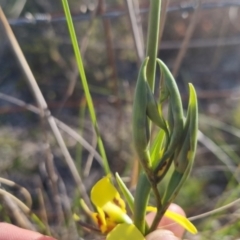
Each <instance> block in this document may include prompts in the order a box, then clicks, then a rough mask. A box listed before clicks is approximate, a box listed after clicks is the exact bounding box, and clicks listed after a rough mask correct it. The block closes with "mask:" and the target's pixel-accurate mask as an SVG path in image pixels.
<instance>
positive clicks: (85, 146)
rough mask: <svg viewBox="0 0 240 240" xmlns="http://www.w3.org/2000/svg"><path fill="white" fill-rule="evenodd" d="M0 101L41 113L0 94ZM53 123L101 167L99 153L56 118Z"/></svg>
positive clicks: (19, 101) (18, 100)
mask: <svg viewBox="0 0 240 240" xmlns="http://www.w3.org/2000/svg"><path fill="white" fill-rule="evenodd" d="M0 99H3V100H5V101H8V102H10V103H12V104H15V105H17V106H20V107H22V108H25V109H27V110H29V111H31V112H33V113H35V114H38V115H40V114H41V111H40V110H39V109H38V108H37V107H35V106H33V105H31V104H27V103H25V102H24V101H22V100H20V99H17V98H14V97H11V96H8V95H6V94H4V93H0ZM54 120H55V122H56V123H57V125H58V127H59V128H60V129H61V130H62V131H64V132H65V133H67V134H68V135H69V136H70V137H72V138H73V139H75V140H76V141H77V142H79V143H80V144H81V145H82V146H83V147H84V148H85V149H86V150H88V151H89V152H90V153H92V154H93V155H94V157H95V159H96V160H97V161H98V162H99V164H100V165H101V166H102V158H101V156H100V155H99V153H98V152H97V151H96V150H95V149H94V148H93V147H92V146H91V145H90V144H89V143H88V142H87V141H86V140H85V139H84V138H83V137H81V136H80V135H79V134H78V133H77V132H76V131H74V130H73V129H72V128H70V127H69V126H67V125H66V124H65V123H63V122H61V121H60V120H58V119H57V118H54Z"/></svg>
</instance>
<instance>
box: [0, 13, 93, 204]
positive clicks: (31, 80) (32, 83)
mask: <svg viewBox="0 0 240 240" xmlns="http://www.w3.org/2000/svg"><path fill="white" fill-rule="evenodd" d="M0 20H1V22H2V24H3V28H4V30H5V33H6V35H7V37H8V39H9V42H10V44H11V47H12V49H13V52H14V53H15V55H16V57H17V60H18V62H19V64H20V66H21V68H22V70H23V72H24V74H25V76H26V79H27V81H28V83H29V85H30V88H31V90H32V92H33V94H34V96H35V99H36V101H37V104H38V106H39V109H40V110H41V115H42V116H44V117H45V118H46V119H47V121H48V123H49V125H50V127H51V129H52V132H53V134H54V136H55V138H56V140H57V143H58V145H59V147H60V149H61V151H62V154H63V156H64V157H65V160H66V163H67V165H68V167H69V169H70V171H71V173H72V175H73V178H74V180H75V182H76V184H77V186H78V188H79V190H80V191H81V193H82V196H83V198H84V199H85V200H86V202H87V203H89V204H90V200H89V197H88V195H87V192H86V189H85V187H84V185H83V183H82V179H81V177H80V175H79V173H78V171H77V168H76V166H75V164H74V161H73V159H72V157H71V155H70V153H69V151H68V149H67V147H66V145H65V143H64V140H63V138H62V135H61V133H60V131H59V129H58V127H57V124H56V122H55V120H54V118H53V116H52V115H51V112H50V111H49V109H48V106H47V103H46V101H45V99H44V97H43V95H42V93H41V91H40V89H39V87H38V84H37V82H36V80H35V78H34V76H33V74H32V71H31V69H30V67H29V65H28V63H27V61H26V59H25V57H24V55H23V52H22V50H21V48H20V46H19V44H18V42H17V40H16V38H15V36H14V33H13V31H12V29H11V27H10V25H9V23H8V22H7V19H6V17H5V15H4V13H3V11H2V8H0Z"/></svg>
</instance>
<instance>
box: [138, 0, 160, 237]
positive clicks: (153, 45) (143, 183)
mask: <svg viewBox="0 0 240 240" xmlns="http://www.w3.org/2000/svg"><path fill="white" fill-rule="evenodd" d="M160 12H161V0H151V3H150V12H149V24H148V38H147V53H146V55H147V57H149V62H148V65H147V81H148V84H149V86H150V88H151V89H152V91H153V92H154V85H155V72H156V58H157V52H158V43H159V28H160ZM149 124H150V123H149ZM150 191H151V184H150V182H149V180H148V178H147V176H146V174H144V173H142V174H141V175H140V176H139V181H138V184H137V189H136V194H135V202H134V224H135V226H136V227H137V228H138V229H139V231H140V232H142V234H144V235H145V233H146V232H148V231H149V230H148V229H146V226H147V224H146V222H145V216H146V208H147V204H148V201H149V195H150ZM160 203H161V202H160Z"/></svg>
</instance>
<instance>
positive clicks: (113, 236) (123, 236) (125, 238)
mask: <svg viewBox="0 0 240 240" xmlns="http://www.w3.org/2000/svg"><path fill="white" fill-rule="evenodd" d="M106 240H145V238H144V236H143V235H142V234H141V233H140V231H139V230H138V229H137V228H136V227H135V225H133V224H127V223H123V224H118V225H117V226H116V227H115V228H114V229H113V230H112V231H111V232H110V233H109V234H108V235H107V239H106Z"/></svg>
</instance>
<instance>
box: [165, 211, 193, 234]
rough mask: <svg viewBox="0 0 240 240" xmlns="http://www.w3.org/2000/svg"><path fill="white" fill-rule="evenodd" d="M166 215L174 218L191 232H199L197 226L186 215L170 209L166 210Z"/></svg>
mask: <svg viewBox="0 0 240 240" xmlns="http://www.w3.org/2000/svg"><path fill="white" fill-rule="evenodd" d="M165 216H166V217H168V218H170V219H172V220H174V221H175V222H176V223H178V224H179V225H181V226H182V227H184V228H185V229H186V230H187V231H189V232H190V233H192V234H196V233H197V229H196V227H195V226H194V225H193V224H192V223H191V222H190V221H189V220H188V219H187V218H186V217H184V216H182V215H180V214H177V213H175V212H172V211H169V210H167V211H166V213H165Z"/></svg>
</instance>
